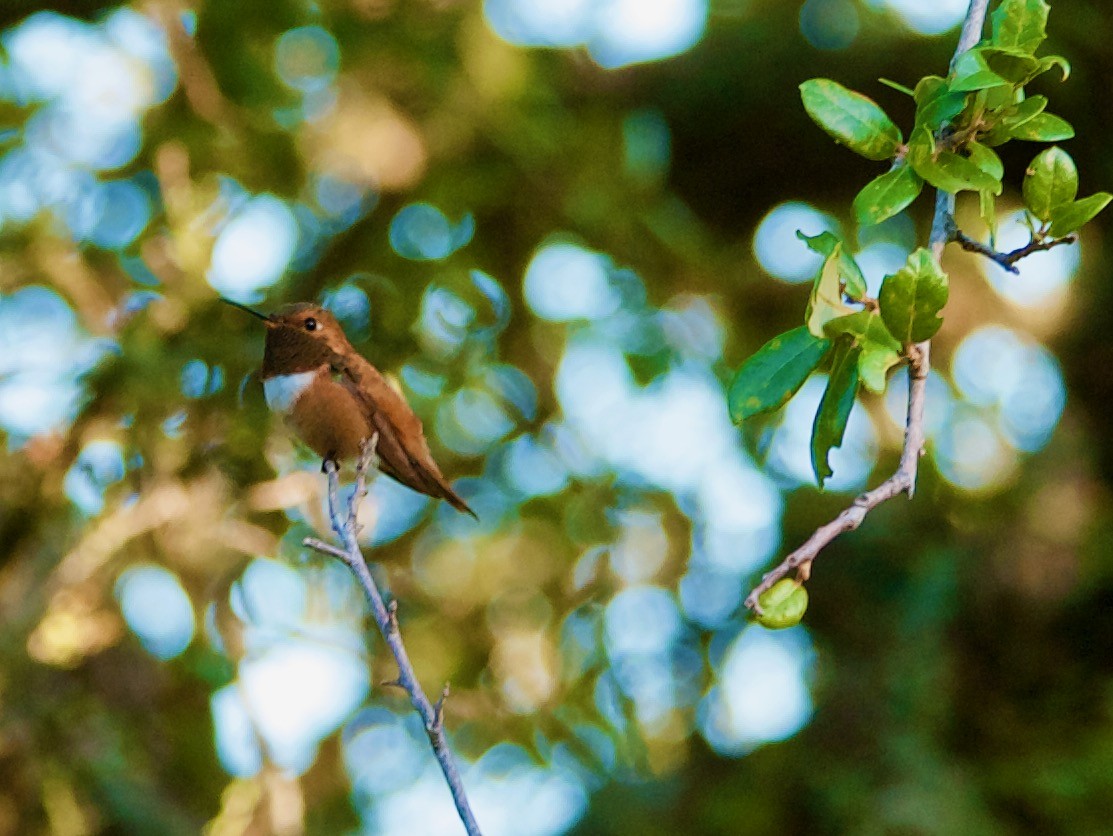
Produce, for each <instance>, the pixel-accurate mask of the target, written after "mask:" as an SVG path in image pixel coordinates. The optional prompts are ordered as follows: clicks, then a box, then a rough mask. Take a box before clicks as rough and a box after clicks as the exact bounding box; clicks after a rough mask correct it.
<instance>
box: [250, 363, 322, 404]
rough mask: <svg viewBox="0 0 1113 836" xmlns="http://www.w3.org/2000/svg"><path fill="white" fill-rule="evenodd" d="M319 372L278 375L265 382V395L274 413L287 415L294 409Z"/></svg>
mask: <svg viewBox="0 0 1113 836" xmlns="http://www.w3.org/2000/svg"><path fill="white" fill-rule="evenodd" d="M316 376H317V372H316V371H315V370H314V371H308V372H298V373H297V374H276V375H275V376H274V377H268V378H267V379H266V380H264V381H263V394H264V395H265V396H266V398H267V406H269V407H270V408H271V411H272V412H277V413H279V414H281V415H285V414H286V413H288V412H289V411H290V410H291V409H293V408H294V403H295V402H296V401H297V399H298V398H300V397H301V393H302V392H304V391H305V390H306V388H307V387H308V386H309V385H310V384H311V383H312V382H313V379H314V378H315V377H316Z"/></svg>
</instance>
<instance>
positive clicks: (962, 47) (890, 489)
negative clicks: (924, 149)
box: [746, 0, 989, 614]
mask: <svg viewBox="0 0 1113 836" xmlns="http://www.w3.org/2000/svg"><path fill="white" fill-rule="evenodd" d="M988 5H989V0H970V8H969V9H967V12H966V19H965V21H964V22H963V24H962V34H961V35H960V36H959V39H958V46H957V47H956V48H955V53H954V57H953V58H952V59H951V66H952V67H953V66H954V62H955V61H956V60H957V59H958V57H959V56H960V55H962V53H964V52H966V50H968V49H970V48H971V47H972V46H974V44H976V43H977V42H978V40H979V39H980V38H981V33H982V28H983V26H984V24H985V15H986V9H987V7H988ZM944 130H945V126H944ZM954 208H955V196H954V195H953V194H948V193H947V192H944V191H936V193H935V214H934V216H933V218H932V226H931V237H930V239H929V240H930V244H931V250H932V253H934V255H935V257H936V258H937V259H938V258H939V257H940V256H941V255H942V253H943V248H944V247H945V246H946V245H947V242H948V241H950V240H952V238H951V234H952V231H953V227H954V221H953V218H954ZM907 354H908V362H909V375H908V413H907V418H906V420H905V428H904V446H903V448H902V450H901V455H900V465H899V466H898V467H897V470H896V472H895V473H894V474H893V475H892V476H890V477H889V478H888V479H886V480H885V481H884V482H882V483H881V484H880V485H878V486H877V487H876V488H874V489H873V490H871V491H866V492H865V493H863V494H860V495H859V496H858V497H856V498H855V500H854V502H853V503H851V505H850V507H849V508H847V509H845V510H844V511H843V512H842V513H841V514H839V515H838V516H837V517H835V519H833V520H832V521H831V522H829V523H827V524H826V525H822V526H820V527H819V528H818V529H816V531H815V533H814V534H812V536H811V537H809V538H808V539H807V541H806V542H805V543H804V544H803V545H802V546H800V547H799V548H798V549H796V550H795V551H794V552H792V553H791V554H789V555H788V556H787V557H786V558H785V559H784V560H782V561H781V562H780V563H779V564H777V566H776V567H774V568H773V570H772V571H770V572H768V573H766V574H765V575H764V576H763V577H762V579H761V583H759V584H758V585H757V586H756V587H754V589H753V591H752V592H751V593H750V594H749V595H747V596H746V606H747V607H748V608H749V609H751V610H753V611H754V612H756V613H758V614H760V613H761V605H760V604H759V603H758V599H759V598H760V597H761V595H762V593H764V592H765V591H766V590H768V589H770V588H771V587H772V586H773V584H775V583H776V582H777V581H779V580H780V579H781V578H783V577H785V576H786V575H788V574H789V573H790V572H795V573H796V576H797V577H798V578H799V579H800V580H801V581H806V580H807V579H808V577H809V576H810V575H811V568H812V561H813V560H815V558H816V557H817V556H818V555H819V553H820V552H821V551H822V550H823V549H824V548H825V547H826V546H827V545H828V544H830V543H831V541H833V540H834V539H835V538H836V537H838V536H839V535H840V534H843V533H844V532H847V531H853V530H854V529H856V528H857V527H858V526H860V525H861V524H862V521H863V520H865V518H866V515H867V514H868V513H869V512H870V511H872V510H873V509H874V508H876V507H877V506H878V505H880V504H881V503H883V502H887V501H888V500H890V499H892V498H893V497H896V496H899V495H900V494H902V493H906V494H908V496H909V498H911V497H912V495H913V494H914V493H915V491H916V474H917V470H918V468H919V464H920V456H922V455H923V453H924V444H925V443H926V437H925V433H924V403H925V400H926V395H927V378H928V372H929V371H930V369H931V343H930V342H922V343H916V344H915V345H911V346H908V349H907Z"/></svg>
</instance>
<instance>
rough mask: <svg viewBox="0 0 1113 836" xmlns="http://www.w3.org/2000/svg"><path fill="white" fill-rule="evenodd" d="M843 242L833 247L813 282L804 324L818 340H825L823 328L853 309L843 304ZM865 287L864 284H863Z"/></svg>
mask: <svg viewBox="0 0 1113 836" xmlns="http://www.w3.org/2000/svg"><path fill="white" fill-rule="evenodd" d="M842 249H843V245H842V242H839V243H837V244H835V246H834V247H832V249H831V252H830V254H828V256H827V258H826V260H825V261H824V262H823V266H822V267H821V268H820V270H819V273H818V274H817V275H816V277H815V281H814V282H812V293H811V296H810V297H809V299H808V307H807V310H806V311H805V312H804V324H805V325H807V326H808V330H809V331H811V332H812V334H813V335H815V336H816V337H818V338H823V337H824V333H823V326H824V325H826V324H827V323H828V322H830V321H831V320H832V319H834V318H835V317H839V316H845V315H846V314H848V313H851V310H852V309H851V307H850V306H849V305H847V304H846V303H845V302H843V298H842V294H843V286H844V279H843V266H842V263H841V262H842ZM863 285H864V282H863Z"/></svg>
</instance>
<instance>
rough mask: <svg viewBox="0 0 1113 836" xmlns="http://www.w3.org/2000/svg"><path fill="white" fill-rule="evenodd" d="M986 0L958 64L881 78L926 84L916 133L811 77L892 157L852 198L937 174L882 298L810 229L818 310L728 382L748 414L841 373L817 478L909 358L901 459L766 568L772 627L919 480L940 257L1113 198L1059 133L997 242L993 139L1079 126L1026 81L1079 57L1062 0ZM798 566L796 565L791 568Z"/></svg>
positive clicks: (805, 93)
mask: <svg viewBox="0 0 1113 836" xmlns="http://www.w3.org/2000/svg"><path fill="white" fill-rule="evenodd" d="M988 5H989V2H988V0H971V3H970V7H969V9H968V11H967V14H966V19H965V21H964V23H963V27H962V33H961V35H960V37H959V42H958V45H957V47H956V49H955V54H954V57H953V59H952V61H951V66H950V68H949V72H948V74H947V76H946V77H945V78H944V77H941V76H936V75H929V76H925V77H924V78H922V79H920V81H919V82H918V83H917V84H916V86H915V87H914V88H911V89H910V88H908V87H905V86H902V85H900V84H897V83H895V82H892V81H887V80H884V79H883V80H882V83H883V84H886V85H887V86H889V87H892V88H894V89H896V90H899V91H901V92H903V93H905V94H907V95H908V96H910V97H911V98H912V99H913V102H914V104H915V116H914V121H913V127H912V130H911V133H910V137H909V139H908V141H907V142H906V141H905V138H904V134H903V133H902V131H901V130H900V128H899V127H897V125H896V124H895V123H894V122H893V121H892V119H890V118H889V116H888V114H886V113H885V111H884V110H883V109H882V108H881V107H880V106H878V105H877V104H876V103H875V102H874V101H872V100H871V99H869V98H868V97H866V96H864V95H862V94H861V93H857V92H855V91H852V90H848V89H847V88H845V87H843V86H842V85H840V84H839V83H837V82H835V81H831V80H829V79H811V80H809V81H805V82H804V83H803V84H801V85H800V93H801V98H802V100H803V104H804V109H805V110H806V111H807V113H808V115H809V116H810V117H811V118H812V120H813V121H814V122H815V123H816V124H817V125H819V126H820V127H821V128H822V129H823V130H824V131H826V132H827V133H828V134H829V135H830V136H831V137H833V138H834V139H835V141H836V142H838V143H840V144H842V145H845V146H846V147H847V148H849V149H850V150H851V151H854V152H856V153H857V154H859V155H861V156H863V157H865V158H867V159H870V160H875V161H878V162H882V161H888V162H889V163H890V168H889V170H888V171H887V172H885V173H883V174H881V175H880V176H878V177H876V178H875V179H873V180H872V181H870V182H869V183H867V184H866V186H865V187H864V188H862V190H861V191H859V192H858V194H857V196H856V197H855V198H854V202H853V212H854V216H855V218H856V220H857V221H858V223H859V224H860V225H861V226H872V225H876V224H879V223H882V222H883V221H886V220H888V219H889V218H892V217H894V216H895V215H897V214H898V213H900V212H902V211H904V210H905V209H907V208H908V207H909V206H911V205H912V203H913V202H914V201H915V200H916V199H917V198H918V197H919V196H920V194H921V192H922V191H923V189H924V187H925V185H930V186H932V187H934V188H935V190H936V198H935V210H934V216H933V222H932V230H931V234H930V237H929V241H928V246H927V247H920V248H919V249H917V250H915V251H914V252H913V253H912V254H911V255H909V257H908V260H907V262H906V263H905V265H904V266H903V267H902V268H901V269H900V270H898V271H897V272H896V273H894V274H892V275H890V276H886V277H885V279H884V281H883V282H882V285H881V291H880V293H879V294H878V297H877V298H876V299H873V298H871V297H869V296H868V295H867V288H866V281H865V278H864V277H863V275H862V271H861V269H860V268H859V266H858V264H857V263H856V262H855V260H854V257H853V256H852V254H851V253H850V252H849V250H848V248H847V245H846V242H844V241H843V240H841V239H840V238H839V236H837V235H835V234H834V233H831V232H823V233H821V234H819V235H815V236H807V235H804V234H803V233H799V232H798V233H797V235H798V236H799V237H800V238H801V239H802V240H803V241H805V242H806V243H807V245H808V246H809V247H810V248H811V249H812V250H814V251H815V252H816V253H818V254H819V255H820V256H822V258H823V262H822V265H821V267H820V269H819V271H818V273H817V274H816V277H815V279H814V281H813V282H812V289H811V293H810V295H809V298H808V304H807V307H806V309H805V313H804V325H802V326H800V327H798V328H795V329H793V330H791V331H788V332H787V333H785V334H781V335H780V336H778V337H775V338H774V339H772V340H770V341H769V342H768V343H766V344H765V345H764V346H762V348H761V349H759V350H758V351H757V353H756V354H754V355H753V356H752V357H751V358H750V359H749V360H747V361H746V363H744V364H743V366H742V367H741V368H740V369H739V370H738V373H737V374H736V375H735V377H734V380H733V382H732V383H731V387H730V392H729V403H730V410H731V416H732V418H733V419H734V420H735V421H736V422H738V423H742V422H744V421H746V420H747V419H749V418H751V417H752V416H754V415H757V414H759V413H764V412H768V411H772V410H775V409H778V408H780V407H781V406H783V405H784V404H785V403H787V402H788V400H789V399H790V398H791V397H792V396H793V395H794V394H795V393H796V392H797V391H798V390H799V389H800V387H801V386H803V384H804V382H805V381H806V380H807V379H808V378H809V377H810V376H811V375H812V374H813V373H814V372H816V371H818V370H820V369H821V368H822V369H825V370H826V372H827V385H826V389H825V391H824V393H823V396H822V398H821V399H820V402H819V407H818V409H817V411H816V416H815V421H814V424H813V426H812V439H811V458H812V468H813V470H814V472H815V476H816V479H817V481H818V483H819V486H820V487H821V488H822V487H823V485H824V482H825V481H826V480H827V479H828V478H829V477H830V476H831V475H832V473H833V471H832V468H831V465H830V462H829V455H830V451H831V450H832V449H833V448H837V447H839V446H841V444H842V441H843V435H844V433H845V430H846V425H847V421H848V419H849V417H850V412H851V409H852V408H853V406H854V402H855V400H856V398H857V396H858V393H859V390H860V389H861V388H862V387H864V388H865V389H866V390H867V391H868V392H871V393H873V394H875V395H880V394H883V393H884V392H885V390H886V388H887V386H888V378H889V373H890V372H891V371H892V370H893V369H895V368H898V367H899V366H901V365H907V366H908V368H909V397H908V411H907V419H906V422H905V432H904V445H903V449H902V453H901V458H900V465H899V466H898V468H897V470H896V472H895V473H893V475H891V476H890V477H889V478H888V479H886V480H885V481H884V482H882V483H881V484H880V485H879V486H877V487H876V488H874V489H873V490H870V491H867V492H865V493H863V494H861V495H859V496H858V497H857V498H856V499H855V500H854V502H853V503H852V504H851V505H850V507H848V508H846V509H845V510H844V511H843V512H842V513H840V514H839V515H838V516H837V517H836V518H835V519H834V520H832V521H831V522H829V523H827V524H825V525H823V526H821V527H820V528H818V529H817V530H816V531H815V533H814V534H812V536H811V537H810V538H808V540H807V541H806V542H805V543H804V544H803V545H802V546H800V547H799V548H798V549H796V550H795V551H793V552H792V553H791V554H789V555H788V556H787V557H785V558H784V559H783V560H782V561H781V562H780V563H779V564H778V565H777V566H776V567H775V568H774V569H772V570H771V571H770V572H768V573H767V574H766V575H765V576H764V577H763V578H762V580H761V582H760V583H759V584H758V585H757V586H756V587H755V588H754V589H753V591H752V592H751V593H750V594H749V596H748V597H747V598H746V606H747V607H748V608H749V609H750V610H752V611H753V613H754V615H755V616H756V618H757V619H758V621H759V622H760V623H762V624H765V625H766V626H768V627H773V628H780V627H788V626H791V625H793V624H797V623H799V621H800V620H801V618H803V615H804V612H805V610H806V608H807V591H806V590H805V588H804V584H805V582H806V581H807V580H808V579H809V577H810V575H811V569H812V563H813V561H814V560H815V559H816V557H817V556H818V555H819V554H820V552H821V551H822V550H823V548H824V547H826V546H827V545H828V544H829V543H831V541H833V540H834V539H835V538H836V537H838V536H839V535H840V534H842V533H844V532H847V531H852V530H853V529H856V528H857V527H858V526H859V525H861V524H862V522H863V521H864V519H865V517H866V515H867V514H868V513H869V512H870V511H871V510H872V509H873V508H875V507H877V506H878V505H880V504H881V503H883V502H886V501H887V500H889V499H892V498H894V497H896V496H898V495H900V494H902V493H906V494H908V496H909V497H911V496H912V494H913V493H914V491H915V487H916V474H917V466H918V462H919V458H920V456H921V455H922V454H923V452H924V446H925V443H926V436H925V430H924V407H925V399H926V385H927V377H928V372H929V368H930V355H931V345H930V340H931V338H932V337H933V336H935V334H936V332H937V331H938V330H939V328H940V327H941V326H942V324H943V319H942V317H941V312H942V310H943V308H944V306H945V305H946V303H947V298H948V295H949V283H950V280H949V277H948V276H947V274H946V273H945V272H944V271H943V269H942V268H941V266H940V256H941V255H942V252H943V249H944V247H945V246H946V245H947V244H948V243H952V242H954V243H957V244H959V245H960V246H961V247H962V248H963V249H965V250H968V251H971V252H975V253H978V254H981V255H983V256H985V257H987V258H989V259H990V260H992V261H993V262H995V263H996V264H998V265H1000V266H1001V267H1003V268H1004V269H1006V270H1009V271H1010V272H1014V273H1015V272H1017V268H1016V266H1015V265H1016V262H1018V261H1019V260H1021V259H1022V258H1024V257H1026V256H1028V255H1031V254H1032V253H1035V252H1040V251H1043V250H1048V249H1051V248H1052V247H1056V246H1060V245H1067V244H1071V243H1074V242H1075V241H1077V237H1078V236H1077V232H1078V230H1079V229H1080V228H1081V227H1082V226H1083V225H1085V224H1086V223H1087V222H1088V221H1090V220H1092V219H1093V218H1094V217H1095V216H1096V215H1097V214H1098V213H1099V212H1100V211H1101V210H1102V209H1104V208H1105V206H1106V205H1107V204H1108V203H1109V202H1110V200H1111V199H1113V195H1110V194H1108V193H1106V192H1099V193H1097V194H1094V195H1091V196H1089V197H1085V198H1082V199H1078V198H1077V195H1078V171H1077V169H1076V167H1075V165H1074V161H1073V160H1072V159H1071V157H1070V155H1069V154H1068V153H1067V152H1066V151H1064V150H1063V149H1062V148H1059V147H1058V146H1052V147H1050V148H1047V149H1045V150H1044V151H1042V152H1040V153H1039V154H1038V155H1037V156H1036V157H1035V159H1033V160H1032V163H1031V164H1030V165H1029V166H1028V168H1027V170H1026V171H1025V174H1024V179H1023V185H1022V194H1023V198H1024V206H1025V212H1024V223H1025V224H1026V226H1027V227H1028V230H1029V233H1030V240H1029V242H1028V244H1026V245H1025V246H1023V247H1020V248H1019V249H1016V250H1013V251H1011V252H1008V253H1001V252H998V251H997V249H996V245H995V239H996V236H997V198H998V197H999V196H1000V195H1001V193H1002V189H1003V185H1002V178H1003V177H1004V173H1005V170H1004V165H1003V163H1002V161H1001V158H1000V156H998V154H997V152H996V151H995V150H994V148H996V147H999V146H1001V145H1003V144H1005V143H1006V142H1010V141H1014V140H1016V141H1026V142H1058V141H1061V140H1065V139H1070V138H1071V137H1073V136H1074V129H1073V128H1072V127H1071V126H1070V125H1069V124H1068V123H1067V122H1066V121H1065V120H1064V119H1062V118H1060V117H1059V116H1055V115H1054V114H1051V113H1048V112H1047V110H1046V108H1047V105H1048V99H1047V97H1046V96H1041V95H1033V96H1028V95H1026V93H1025V89H1024V88H1025V86H1026V85H1027V84H1029V83H1030V82H1031V81H1033V80H1034V79H1035V78H1037V77H1038V76H1040V75H1042V74H1044V73H1046V72H1049V71H1051V70H1053V69H1059V70H1060V71H1061V73H1062V78H1063V80H1064V81H1065V80H1066V79H1067V77H1068V76H1069V75H1070V64H1069V63H1068V62H1067V60H1066V59H1065V58H1063V57H1062V56H1059V55H1048V56H1042V57H1041V56H1037V55H1036V53H1037V51H1038V50H1039V47H1040V46H1041V44H1042V43H1043V41H1044V40H1045V38H1046V36H1047V20H1048V15H1049V12H1050V7H1049V6H1048V4H1047V3H1046V2H1045V0H1003V2H1001V3H1000V4H999V5H998V6H997V8H996V10H995V11H994V12H993V15H992V22H991V27H990V28H991V31H990V35H989V36H988V37H986V38H983V37H982V32H983V29H984V28H985V19H986V13H987V11H988ZM962 192H972V193H974V194H976V195H977V197H978V203H979V213H980V215H981V219H982V221H983V222H984V223H985V226H986V227H987V230H988V236H989V241H988V242H987V243H982V242H980V241H978V240H977V239H975V238H973V237H971V236H969V235H967V234H966V233H964V232H963V231H962V230H960V229H959V228H958V226H957V225H956V223H955V215H954V207H955V197H956V195H958V194H960V193H962ZM789 575H792V577H789Z"/></svg>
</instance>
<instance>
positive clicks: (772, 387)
mask: <svg viewBox="0 0 1113 836" xmlns="http://www.w3.org/2000/svg"><path fill="white" fill-rule="evenodd" d="M830 348H831V341H830V340H826V339H819V338H816V337H814V336H812V334H811V333H810V332H809V331H808V329H807V328H806V327H804V326H803V325H801V326H800V327H799V328H793V329H792V330H791V331H788V332H786V333H784V334H781V335H780V336H778V337H774V338H773V339H771V340H770V341H769V342H767V343H766V344H765V345H763V346H762V347H761V348H760V349H758V351H757V353H755V354H754V355H753V357H751V358H750V359H749V360H747V361H746V362H745V363H743V364H742V368H740V369H739V370H738V373H737V374H736V375H735V376H734V380H733V381H731V384H730V392H729V394H728V396H727V402H728V404H729V406H730V417H731V419H732V420H733V421H734V422H735V423H741V422H742V421H744V420H746V419H747V418H749V417H750V416H752V415H757V414H759V413H762V412H768V411H769V410H772V409H778V408H780V407H782V406H784V405H785V404H786V403H787V402H788V400H789V398H791V397H792V396H793V395H795V394H796V391H797V390H798V389H799V388H800V387H801V386H803V385H804V381H805V380H807V379H808V375H810V374H811V373H812V372H813V371H814V370H815V368H816V366H818V365H819V364H820V363H821V362H823V358H824V357H826V356H827V352H828V351H829V350H830Z"/></svg>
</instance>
